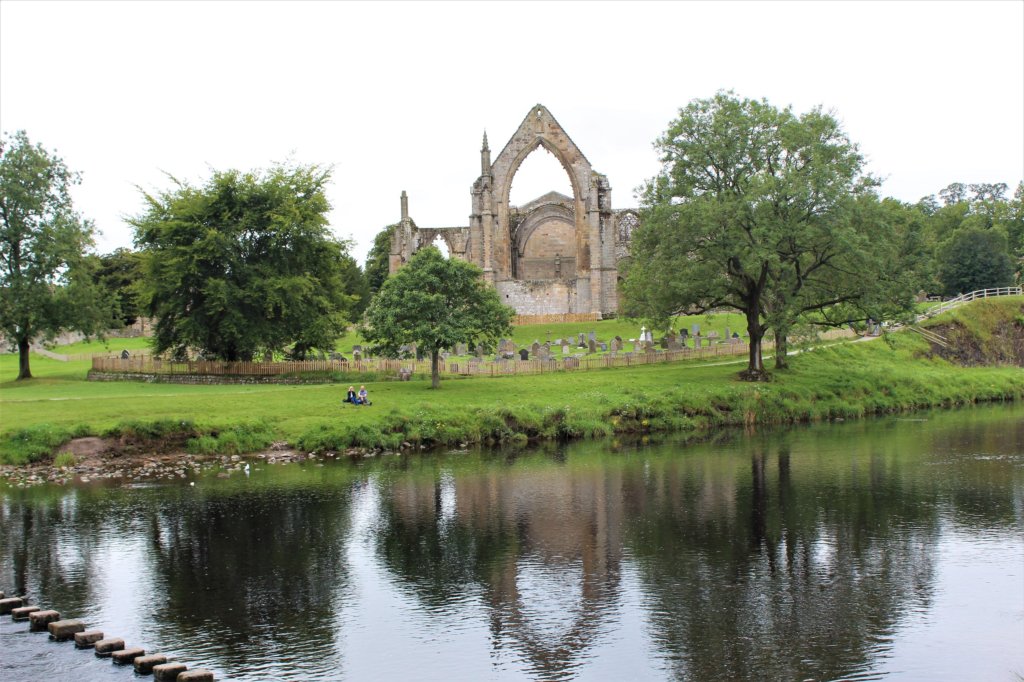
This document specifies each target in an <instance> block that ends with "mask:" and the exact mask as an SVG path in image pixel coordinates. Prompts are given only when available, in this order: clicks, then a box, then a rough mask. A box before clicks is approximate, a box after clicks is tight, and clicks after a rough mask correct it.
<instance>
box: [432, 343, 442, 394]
mask: <svg viewBox="0 0 1024 682" xmlns="http://www.w3.org/2000/svg"><path fill="white" fill-rule="evenodd" d="M440 361H441V351H440V350H438V349H437V348H435V349H434V350H432V351H430V387H431V388H441V370H440V369H439V367H438V363H439V362H440Z"/></svg>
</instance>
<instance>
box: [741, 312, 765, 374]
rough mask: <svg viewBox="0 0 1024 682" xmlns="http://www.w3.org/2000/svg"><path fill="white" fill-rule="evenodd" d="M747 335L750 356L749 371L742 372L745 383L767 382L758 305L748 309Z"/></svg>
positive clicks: (762, 329) (762, 330)
mask: <svg viewBox="0 0 1024 682" xmlns="http://www.w3.org/2000/svg"><path fill="white" fill-rule="evenodd" d="M746 315H747V335H748V336H749V337H750V356H749V362H748V363H747V369H746V371H744V372H740V378H741V379H743V380H744V381H767V380H768V378H769V377H768V373H767V372H766V371H764V360H763V359H762V358H761V340H762V339H763V338H764V328H763V327H762V326H761V315H760V310H759V308H758V307H757V306H756V305H752V306H750V307H748V308H747V311H746Z"/></svg>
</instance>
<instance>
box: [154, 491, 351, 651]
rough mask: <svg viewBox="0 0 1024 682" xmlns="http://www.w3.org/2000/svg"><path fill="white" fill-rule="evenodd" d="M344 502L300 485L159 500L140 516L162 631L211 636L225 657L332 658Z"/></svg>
mask: <svg viewBox="0 0 1024 682" xmlns="http://www.w3.org/2000/svg"><path fill="white" fill-rule="evenodd" d="M349 500H350V498H349V496H348V495H347V493H346V491H345V490H344V489H336V488H331V487H322V486H304V485H291V486H283V487H269V488H257V489H253V490H250V491H244V492H235V493H233V494H216V495H210V496H188V495H187V494H183V495H182V496H181V497H180V498H179V499H173V498H164V499H163V500H162V501H161V504H159V505H157V506H154V507H153V508H152V509H150V510H149V511H148V514H147V526H148V529H149V530H148V534H149V539H150V542H151V544H152V551H151V552H150V553H149V559H150V563H151V564H152V566H153V568H154V574H155V575H156V576H157V578H158V580H159V583H160V584H161V585H163V586H165V587H166V591H165V594H164V595H163V597H164V598H163V600H162V602H161V603H160V605H159V608H158V609H157V610H156V612H155V613H154V616H155V618H156V621H157V622H158V623H159V624H160V630H161V632H163V633H165V635H166V637H167V638H168V640H171V641H177V642H182V641H183V642H184V643H185V645H186V646H187V643H188V642H196V643H199V642H209V641H216V642H217V645H218V650H219V651H218V654H219V656H220V660H221V661H222V662H223V663H225V664H228V665H238V666H241V665H243V664H245V663H246V662H247V661H248V662H249V664H250V665H251V664H252V662H253V659H254V657H255V656H258V657H259V658H260V659H261V660H292V661H294V660H296V659H298V658H299V656H298V654H299V652H302V656H303V657H305V656H309V655H312V656H319V657H322V658H320V659H319V660H320V663H323V662H324V661H325V659H327V658H330V657H331V656H333V655H334V649H333V646H334V636H335V632H336V628H337V624H336V623H335V615H336V613H337V611H338V610H339V608H340V605H339V603H338V601H339V599H338V598H339V595H343V594H344V592H345V588H346V587H347V585H348V575H347V571H346V566H345V562H344V543H345V540H346V533H347V528H348V522H349ZM256 651H258V652H259V653H258V654H255V655H254V652H256Z"/></svg>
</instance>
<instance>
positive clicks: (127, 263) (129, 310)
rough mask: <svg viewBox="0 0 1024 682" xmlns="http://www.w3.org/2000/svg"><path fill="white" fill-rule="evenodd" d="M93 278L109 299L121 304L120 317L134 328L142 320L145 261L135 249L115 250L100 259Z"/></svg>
mask: <svg viewBox="0 0 1024 682" xmlns="http://www.w3.org/2000/svg"><path fill="white" fill-rule="evenodd" d="M93 279H94V281H95V282H96V284H97V285H99V287H100V288H101V289H102V290H103V292H104V295H105V296H107V297H108V298H109V299H110V300H112V301H113V302H114V303H116V305H117V316H118V318H120V320H121V323H122V324H124V325H126V326H127V325H131V324H134V323H135V320H137V319H138V318H139V315H140V313H141V310H142V308H141V305H140V304H139V296H140V285H141V282H142V258H141V256H140V255H139V253H138V252H136V251H132V250H131V249H125V248H120V249H115V250H114V251H112V252H110V253H107V254H103V255H101V256H99V257H98V264H97V266H96V269H95V271H94V273H93Z"/></svg>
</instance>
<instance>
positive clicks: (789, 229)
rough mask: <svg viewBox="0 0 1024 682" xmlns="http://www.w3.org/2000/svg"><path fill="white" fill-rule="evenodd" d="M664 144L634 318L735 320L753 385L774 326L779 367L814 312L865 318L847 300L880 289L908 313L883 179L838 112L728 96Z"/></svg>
mask: <svg viewBox="0 0 1024 682" xmlns="http://www.w3.org/2000/svg"><path fill="white" fill-rule="evenodd" d="M655 146H656V148H657V149H658V150H659V152H660V154H661V162H662V164H663V165H662V170H661V172H660V173H659V174H658V175H657V176H656V177H655V178H653V179H652V180H651V181H649V182H648V183H647V184H646V185H645V187H644V191H643V196H642V207H641V211H642V221H641V222H642V227H641V228H640V229H638V230H637V232H636V233H635V235H634V242H633V251H632V264H631V266H630V268H629V272H628V275H627V278H626V282H625V285H624V297H625V300H626V312H627V313H630V314H634V315H638V316H642V317H646V318H649V319H651V320H654V321H660V322H661V323H663V324H667V320H668V319H670V317H671V316H672V315H674V314H678V313H691V314H692V313H702V312H708V311H711V310H715V309H719V308H732V309H735V310H738V311H740V312H742V313H743V314H744V316H745V317H746V322H747V333H748V335H749V340H750V356H749V364H748V367H747V370H746V372H745V373H744V377H745V378H751V379H760V378H764V377H765V371H764V366H763V361H762V353H761V347H762V339H763V337H764V335H765V333H766V332H767V331H768V330H769V329H772V330H774V332H775V335H776V343H777V344H778V346H779V348H778V352H777V353H776V364H777V366H784V364H785V341H786V336H787V334H788V333H789V330H790V329H791V327H792V326H793V325H794V324H795V323H796V322H797V321H798V320H800V319H802V318H803V317H807V316H809V315H810V314H811V313H819V314H818V315H817V319H818V320H821V321H824V320H826V318H824V317H822V316H821V315H820V313H821V311H823V310H834V309H835V307H836V306H839V305H840V304H846V306H847V310H848V311H850V313H854V311H856V315H858V316H867V314H868V313H866V312H864V311H863V310H862V309H861V308H862V306H852V305H851V304H853V303H855V302H859V303H867V302H869V301H871V300H872V299H881V298H883V292H888V294H893V295H895V294H898V295H899V296H898V298H899V299H901V301H902V303H901V304H902V305H904V306H907V305H909V290H908V287H907V286H906V282H902V283H901V282H898V281H896V280H895V279H894V277H893V275H894V274H896V273H897V272H900V273H901V271H899V270H898V268H897V266H898V255H897V254H896V253H894V252H893V250H892V249H893V247H894V244H893V241H894V240H893V238H892V226H891V225H890V224H889V223H888V222H886V221H884V220H881V218H883V217H884V215H883V212H882V211H880V210H879V202H878V199H877V197H876V196H875V195H874V192H873V188H874V187H875V185H876V184H877V183H876V181H874V180H873V179H872V178H870V177H868V176H866V175H864V174H863V172H862V167H863V158H862V157H861V155H860V153H859V152H858V150H857V147H856V145H854V144H853V143H852V142H851V141H850V140H849V138H848V137H847V135H846V133H845V132H844V131H843V130H842V128H841V126H840V125H839V122H838V121H837V120H836V119H835V118H834V117H833V116H832V115H830V114H827V113H825V112H823V111H822V110H821V109H820V108H815V109H812V110H811V111H809V112H807V113H805V114H803V115H799V116H798V115H796V114H794V113H793V112H792V111H791V110H790V109H788V108H787V109H782V110H779V109H776V108H775V107H773V106H771V105H770V104H768V103H767V102H765V101H763V100H762V101H755V100H750V99H739V98H738V97H736V96H735V95H734V94H733V93H731V92H720V93H718V94H717V95H715V96H714V97H712V98H710V99H703V100H695V101H693V102H691V103H690V104H689V105H687V106H686V107H685V108H683V109H682V110H680V112H679V117H678V118H677V119H676V120H675V121H673V122H672V123H671V124H670V126H669V128H668V130H667V131H666V132H665V134H664V135H663V136H662V137H661V138H659V139H658V141H657V142H656V144H655ZM895 284H898V285H899V286H894V285H895ZM828 322H829V323H832V324H834V323H835V320H834V319H828Z"/></svg>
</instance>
